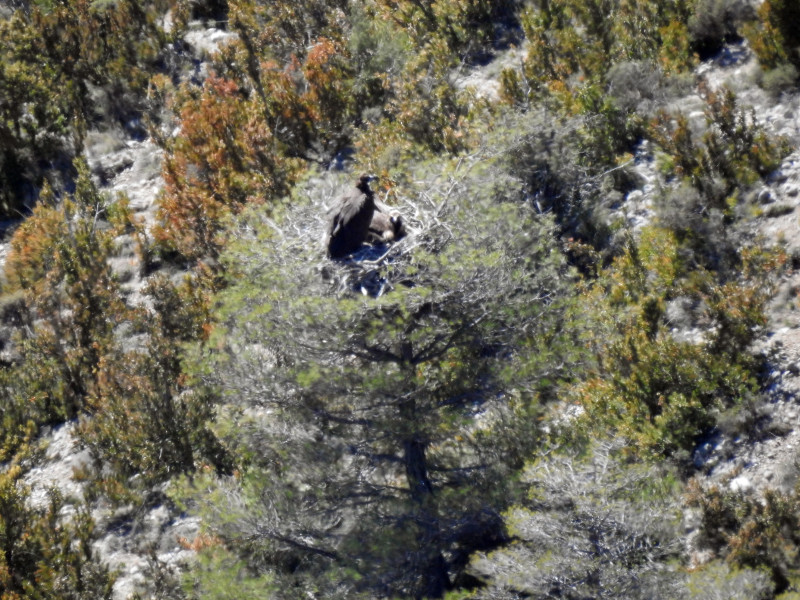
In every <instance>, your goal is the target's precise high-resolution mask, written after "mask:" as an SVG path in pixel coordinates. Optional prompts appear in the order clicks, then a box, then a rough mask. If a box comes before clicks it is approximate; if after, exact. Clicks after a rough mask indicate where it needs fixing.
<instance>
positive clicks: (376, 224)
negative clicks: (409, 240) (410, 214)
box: [367, 208, 406, 244]
mask: <svg viewBox="0 0 800 600" xmlns="http://www.w3.org/2000/svg"><path fill="white" fill-rule="evenodd" d="M405 236H406V226H405V224H404V223H403V217H401V216H400V215H390V214H388V213H385V212H383V211H381V210H380V209H379V208H376V209H375V212H374V214H373V215H372V222H371V223H370V224H369V232H368V233H367V241H368V242H369V243H370V244H388V243H391V242H396V241H398V240H401V239H403V238H404V237H405Z"/></svg>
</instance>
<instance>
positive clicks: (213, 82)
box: [154, 76, 297, 261]
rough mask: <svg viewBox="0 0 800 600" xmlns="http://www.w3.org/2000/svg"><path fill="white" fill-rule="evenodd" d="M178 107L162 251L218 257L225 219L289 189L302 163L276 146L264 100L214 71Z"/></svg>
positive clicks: (169, 144)
mask: <svg viewBox="0 0 800 600" xmlns="http://www.w3.org/2000/svg"><path fill="white" fill-rule="evenodd" d="M179 106H180V114H181V134H180V135H179V136H178V137H177V138H175V139H173V140H168V141H167V140H165V141H164V143H165V145H166V155H165V159H164V181H165V188H164V192H163V194H162V196H161V198H160V200H159V213H158V214H159V219H160V226H159V227H158V228H156V230H155V231H154V236H155V238H156V240H157V242H158V243H159V244H160V246H161V249H162V252H167V253H169V252H176V253H177V254H178V255H179V256H181V257H182V258H183V259H184V260H188V261H195V260H198V259H200V258H211V259H214V258H216V256H217V255H218V253H219V249H220V247H221V245H222V244H223V243H224V241H223V237H222V236H221V234H222V232H223V228H224V224H225V222H226V219H227V218H228V217H230V216H231V215H233V214H236V213H237V212H239V211H240V210H241V209H242V208H243V207H244V206H245V205H246V204H248V203H258V204H260V203H268V202H273V201H275V199H276V198H279V197H280V196H282V195H283V194H284V193H286V190H287V189H288V186H289V185H290V183H291V181H292V179H293V177H294V173H295V171H296V169H297V165H296V163H294V162H292V161H290V160H287V159H286V158H284V157H283V156H281V154H280V153H278V152H276V151H275V148H274V145H275V143H276V140H275V139H274V138H273V135H272V132H271V131H270V129H269V128H268V125H267V123H266V122H265V121H264V119H263V116H262V111H261V108H260V106H259V104H258V102H257V98H252V97H251V98H250V99H247V98H246V97H245V95H244V94H243V93H242V92H241V91H240V89H239V87H238V86H237V85H236V84H235V83H234V82H233V81H229V80H225V79H222V78H219V77H213V76H212V77H210V78H209V79H208V80H207V81H206V83H205V85H204V86H203V89H202V91H200V92H196V93H193V92H192V91H191V90H188V89H187V90H185V94H184V96H183V97H182V98H180V100H179Z"/></svg>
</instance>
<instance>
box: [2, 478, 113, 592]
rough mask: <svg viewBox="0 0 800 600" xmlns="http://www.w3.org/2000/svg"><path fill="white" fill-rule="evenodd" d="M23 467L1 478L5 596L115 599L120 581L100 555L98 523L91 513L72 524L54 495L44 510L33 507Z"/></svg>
mask: <svg viewBox="0 0 800 600" xmlns="http://www.w3.org/2000/svg"><path fill="white" fill-rule="evenodd" d="M21 475H22V473H21V471H20V469H19V467H16V466H14V467H12V468H11V469H9V470H6V471H4V472H2V473H0V546H2V551H0V590H2V593H3V598H4V599H7V600H23V599H27V598H42V599H43V600H59V599H63V600H83V599H85V598H97V599H110V598H112V586H113V584H114V579H115V578H114V575H113V574H112V573H111V572H110V570H109V568H108V567H107V566H105V565H104V564H103V563H102V562H101V561H100V559H99V558H98V557H96V556H95V555H94V551H93V546H92V544H93V542H94V523H93V521H92V519H91V517H90V516H89V513H88V510H87V509H86V508H85V507H78V510H77V511H76V512H75V513H74V516H73V517H72V519H71V520H69V521H66V520H65V519H64V518H63V515H62V509H63V508H65V504H64V500H63V498H61V496H60V495H59V494H58V492H56V491H51V492H50V496H49V502H48V504H47V506H46V507H45V508H44V509H41V510H39V509H33V508H30V506H29V505H28V500H29V498H28V490H27V489H26V488H25V486H24V484H23V483H22V482H21V480H20V479H21Z"/></svg>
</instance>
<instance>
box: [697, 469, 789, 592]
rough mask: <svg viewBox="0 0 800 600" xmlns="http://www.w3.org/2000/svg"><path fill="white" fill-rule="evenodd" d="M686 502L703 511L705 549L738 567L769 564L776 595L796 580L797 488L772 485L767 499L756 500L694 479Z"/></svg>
mask: <svg viewBox="0 0 800 600" xmlns="http://www.w3.org/2000/svg"><path fill="white" fill-rule="evenodd" d="M687 500H688V503H689V505H690V506H692V507H694V508H696V509H698V510H699V512H700V519H701V525H700V543H701V544H702V546H701V547H704V548H709V549H711V550H713V551H714V552H717V553H719V554H720V555H721V556H723V557H724V558H725V559H726V560H727V561H728V562H730V563H731V564H733V565H735V566H738V567H749V568H762V569H763V568H766V569H767V570H768V572H769V573H771V575H772V581H773V585H774V591H775V593H776V594H780V593H782V592H784V591H786V590H787V588H788V586H789V581H790V578H796V577H797V575H798V572H799V569H800V564H798V562H797V556H798V546H800V536H798V534H797V531H798V528H799V527H800V504H798V498H797V493H796V492H793V493H791V494H782V493H780V492H777V491H775V490H769V489H767V490H765V491H764V494H763V497H762V498H756V497H753V496H748V495H747V494H746V493H745V492H741V491H733V490H730V489H728V488H727V487H725V488H723V487H720V486H718V485H712V486H710V487H704V486H702V485H701V484H700V483H699V481H698V480H696V479H693V480H692V481H691V482H690V485H689V489H688V492H687Z"/></svg>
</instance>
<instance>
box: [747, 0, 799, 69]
mask: <svg viewBox="0 0 800 600" xmlns="http://www.w3.org/2000/svg"><path fill="white" fill-rule="evenodd" d="M757 12H758V19H757V21H756V22H751V23H749V24H748V25H747V26H745V28H744V34H745V36H746V37H747V39H748V41H749V42H750V46H751V47H752V48H753V51H754V52H755V53H756V56H757V57H758V61H759V63H761V66H762V67H764V68H765V69H775V68H777V67H779V66H780V65H782V64H784V63H786V62H791V63H792V64H794V65H795V66H800V51H798V48H800V34H799V33H798V31H797V27H796V26H795V24H796V23H797V22H798V20H800V7H798V5H797V3H796V2H792V1H791V0H766V1H765V2H762V3H761V4H760V5H759V6H758V11H757Z"/></svg>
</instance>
